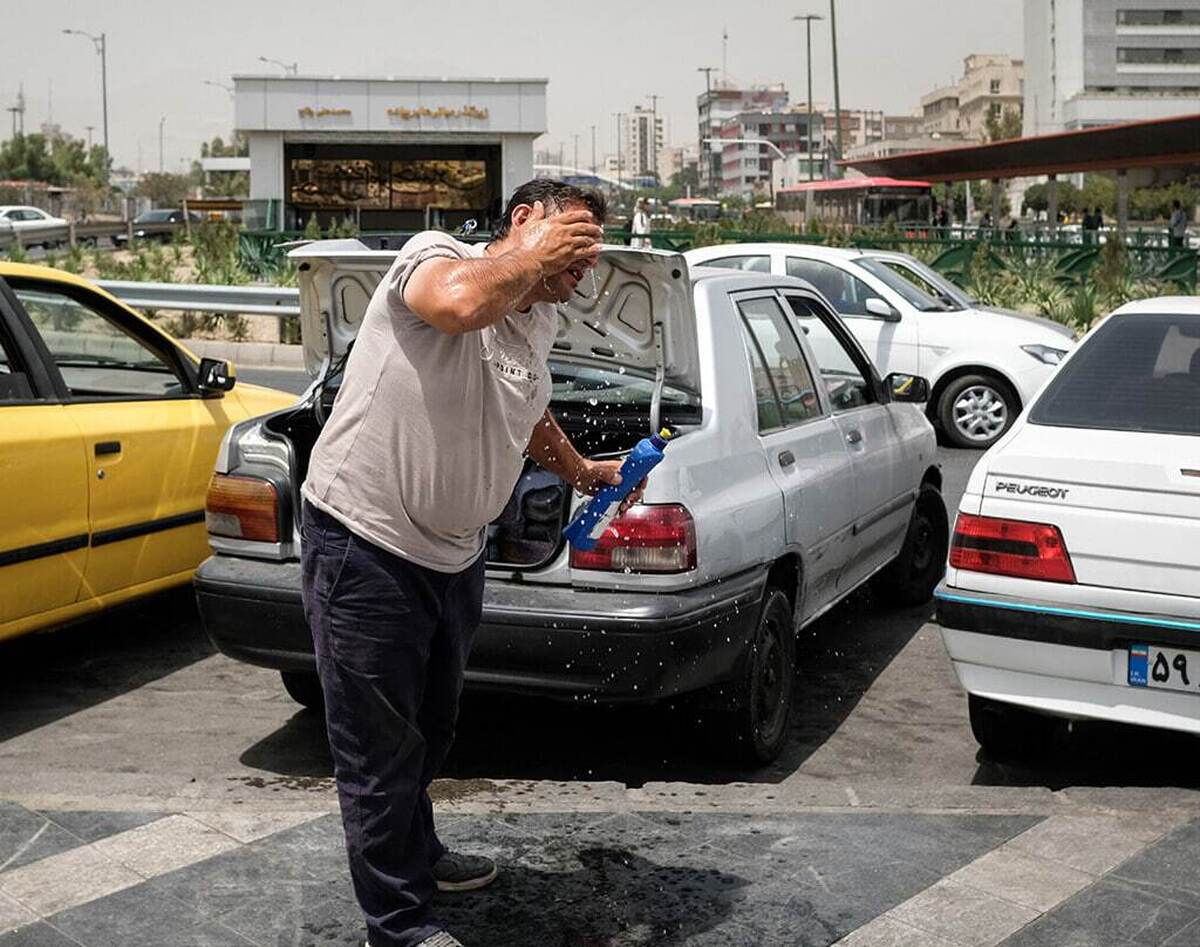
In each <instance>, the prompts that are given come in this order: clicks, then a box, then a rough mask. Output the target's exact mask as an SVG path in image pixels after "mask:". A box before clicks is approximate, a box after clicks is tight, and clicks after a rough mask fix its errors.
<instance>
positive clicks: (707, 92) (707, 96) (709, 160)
mask: <svg viewBox="0 0 1200 947" xmlns="http://www.w3.org/2000/svg"><path fill="white" fill-rule="evenodd" d="M696 71H697V72H702V73H704V105H705V109H706V112H707V115H708V127H707V128H705V129H703V130H701V132H700V134H702V135H703V134H705V133H706V132H707V133H708V134H710V135H711V134H712V130H713V123H712V74H713V73H714V72H716V71H717V70H716V68H715V67H714V66H697V67H696ZM704 143H705V139H703V138H702V139H700V144H701V145H703V144H704ZM701 150H702V151H703V149H701ZM701 160H702V161H704V163H705V167H707V168H708V179H709V180H708V183H709V190H710V191H712V189H713V188H712V184H713V178H714V177H715V175H714V174H713V155H712V149H711V148H709V149H708V150H707V151H706V152H704V154H703V155H702V156H701Z"/></svg>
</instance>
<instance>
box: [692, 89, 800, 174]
mask: <svg viewBox="0 0 1200 947" xmlns="http://www.w3.org/2000/svg"><path fill="white" fill-rule="evenodd" d="M787 104H788V93H787V89H786V88H784V85H783V83H778V84H776V85H763V86H751V87H749V88H737V87H736V86H733V85H731V84H729V83H725V82H718V83H717V84H716V85H715V86H713V87H712V88H710V89H708V90H706V91H705V92H703V93H701V94H700V95H699V96H698V97H697V99H696V106H697V113H698V118H699V121H698V135H697V139H698V140H697V144H698V146H699V150H700V165H699V167H700V189H701V190H702V191H704V192H705V193H709V194H711V193H714V192H715V191H716V190H717V189H718V188H719V187H720V184H721V179H722V169H721V162H722V156H721V152H720V151H717V150H715V149H714V148H712V146H710V145H708V144H706V143H705V139H706V138H717V137H719V135H720V133H721V126H722V125H723V124H724V123H725V122H727V121H728V120H730V119H732V118H734V117H735V116H736V115H738V114H740V113H742V112H747V111H766V112H771V111H777V110H779V109H783V108H786V107H787Z"/></svg>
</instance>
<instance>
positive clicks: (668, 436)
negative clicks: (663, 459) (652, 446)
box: [658, 427, 675, 441]
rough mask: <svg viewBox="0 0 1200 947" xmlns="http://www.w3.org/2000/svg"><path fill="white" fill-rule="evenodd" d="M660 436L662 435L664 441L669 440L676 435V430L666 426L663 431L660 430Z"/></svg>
mask: <svg viewBox="0 0 1200 947" xmlns="http://www.w3.org/2000/svg"><path fill="white" fill-rule="evenodd" d="M658 436H659V437H661V438H662V439H663V440H664V441H669V440H670V439H671V438H673V437H674V436H675V432H674V431H672V430H671V429H670V428H669V427H664V428H663V429H662V430H661V431H659V432H658Z"/></svg>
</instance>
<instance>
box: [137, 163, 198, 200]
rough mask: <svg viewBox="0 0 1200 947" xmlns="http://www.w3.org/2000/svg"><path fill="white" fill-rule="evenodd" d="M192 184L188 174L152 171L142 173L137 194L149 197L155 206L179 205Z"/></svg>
mask: <svg viewBox="0 0 1200 947" xmlns="http://www.w3.org/2000/svg"><path fill="white" fill-rule="evenodd" d="M190 186H191V181H190V180H189V178H188V176H187V175H183V174H171V173H170V172H163V173H159V172H152V173H150V174H144V175H142V180H141V182H140V183H139V184H138V186H137V196H138V197H145V198H147V199H148V200H149V201H150V202H151V203H152V204H154V206H155V207H177V206H178V205H179V204H180V203H181V202H182V201H183V199H184V198H185V197H187V192H188V189H189V187H190Z"/></svg>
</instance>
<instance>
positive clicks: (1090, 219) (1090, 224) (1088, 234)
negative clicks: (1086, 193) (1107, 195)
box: [1080, 207, 1100, 243]
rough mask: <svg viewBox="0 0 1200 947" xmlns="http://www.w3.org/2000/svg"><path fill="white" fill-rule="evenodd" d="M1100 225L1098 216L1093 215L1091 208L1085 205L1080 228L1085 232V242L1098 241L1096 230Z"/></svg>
mask: <svg viewBox="0 0 1200 947" xmlns="http://www.w3.org/2000/svg"><path fill="white" fill-rule="evenodd" d="M1098 209H1099V208H1097V210H1098ZM1099 226H1100V225H1099V224H1098V223H1097V222H1096V218H1095V217H1094V216H1093V215H1092V211H1091V208H1088V207H1085V208H1084V209H1083V221H1082V223H1081V224H1080V230H1081V231H1082V233H1083V242H1084V243H1095V242H1096V231H1097V230H1098V229H1099Z"/></svg>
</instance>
